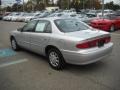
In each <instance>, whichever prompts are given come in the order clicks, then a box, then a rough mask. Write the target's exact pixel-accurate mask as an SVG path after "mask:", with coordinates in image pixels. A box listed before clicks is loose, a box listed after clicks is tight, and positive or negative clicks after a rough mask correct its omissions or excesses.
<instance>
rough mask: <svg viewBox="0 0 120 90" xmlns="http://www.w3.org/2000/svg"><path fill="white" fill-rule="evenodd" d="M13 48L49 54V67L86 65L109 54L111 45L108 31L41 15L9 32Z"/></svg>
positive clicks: (78, 22) (72, 20)
mask: <svg viewBox="0 0 120 90" xmlns="http://www.w3.org/2000/svg"><path fill="white" fill-rule="evenodd" d="M10 41H11V45H12V48H13V50H18V49H20V47H22V48H26V49H28V50H31V51H33V52H36V53H38V54H41V55H44V56H47V57H48V62H49V64H50V66H51V67H52V68H54V69H57V70H59V69H63V68H64V66H65V64H66V63H70V64H76V65H86V64H90V63H95V62H97V61H99V60H101V59H103V58H105V57H106V56H108V55H109V54H110V53H111V51H112V47H113V43H112V42H111V37H110V34H109V33H108V32H104V31H99V30H97V29H93V28H92V27H90V26H88V25H87V24H85V23H83V22H81V21H80V20H78V19H65V18H63V19H61V18H43V19H42V18H41V19H36V20H33V21H30V22H29V23H27V24H26V25H25V26H23V27H22V28H19V29H18V30H16V31H12V32H11V35H10Z"/></svg>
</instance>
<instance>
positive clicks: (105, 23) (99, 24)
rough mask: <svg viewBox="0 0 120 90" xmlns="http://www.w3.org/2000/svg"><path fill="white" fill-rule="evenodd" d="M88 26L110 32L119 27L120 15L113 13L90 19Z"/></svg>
mask: <svg viewBox="0 0 120 90" xmlns="http://www.w3.org/2000/svg"><path fill="white" fill-rule="evenodd" d="M90 26H92V27H94V28H97V29H100V30H104V31H108V32H112V31H114V30H117V29H119V28H120V16H116V15H115V14H110V15H105V16H104V17H103V18H100V19H95V20H92V21H91V22H90Z"/></svg>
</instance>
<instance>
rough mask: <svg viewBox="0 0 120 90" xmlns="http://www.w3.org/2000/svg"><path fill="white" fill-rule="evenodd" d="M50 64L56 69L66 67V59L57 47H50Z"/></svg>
mask: <svg viewBox="0 0 120 90" xmlns="http://www.w3.org/2000/svg"><path fill="white" fill-rule="evenodd" d="M48 62H49V65H50V66H51V67H52V68H53V69H55V70H62V69H64V67H65V61H64V58H63V56H62V54H61V52H60V51H59V50H57V49H50V50H49V51H48Z"/></svg>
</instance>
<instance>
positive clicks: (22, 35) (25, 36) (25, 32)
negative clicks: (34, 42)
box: [16, 21, 37, 49]
mask: <svg viewBox="0 0 120 90" xmlns="http://www.w3.org/2000/svg"><path fill="white" fill-rule="evenodd" d="M36 24H37V21H31V22H29V23H28V24H26V25H25V26H24V27H23V28H22V29H21V31H20V32H19V33H18V34H17V36H16V37H17V41H18V42H17V43H18V44H19V45H20V46H22V47H24V48H26V49H29V48H30V34H31V33H32V32H33V31H34V28H35V25H36Z"/></svg>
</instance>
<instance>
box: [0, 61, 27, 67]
mask: <svg viewBox="0 0 120 90" xmlns="http://www.w3.org/2000/svg"><path fill="white" fill-rule="evenodd" d="M26 61H28V59H21V60H18V61H12V62H7V63H3V64H1V65H0V68H3V67H7V66H11V65H15V64H19V63H23V62H26Z"/></svg>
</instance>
